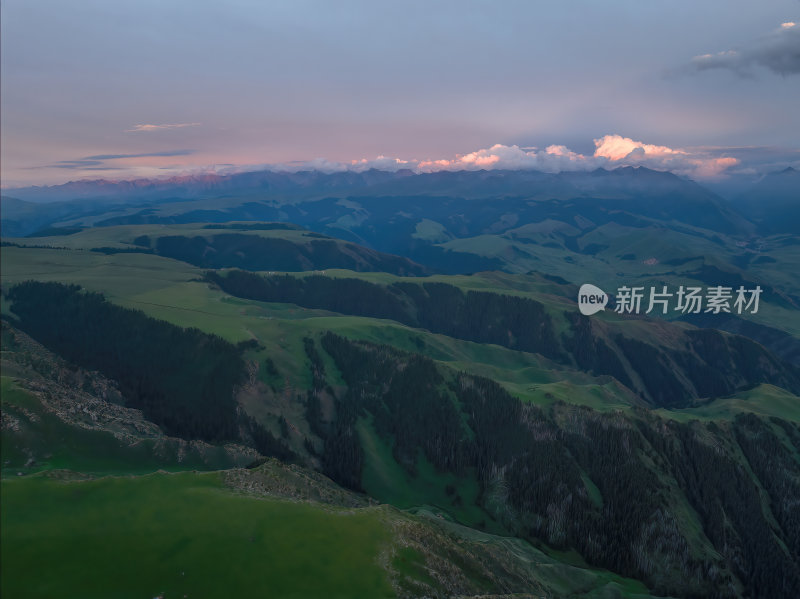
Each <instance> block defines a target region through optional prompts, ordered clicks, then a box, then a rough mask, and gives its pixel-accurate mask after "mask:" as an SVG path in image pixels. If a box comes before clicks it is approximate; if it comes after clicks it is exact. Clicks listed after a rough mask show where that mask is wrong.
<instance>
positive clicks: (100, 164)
mask: <svg viewBox="0 0 800 599" xmlns="http://www.w3.org/2000/svg"><path fill="white" fill-rule="evenodd" d="M194 153H195V151H194V150H165V151H163V152H143V153H141V154H97V155H95V156H84V157H83V158H78V159H76V160H59V161H58V162H56V163H54V164H48V165H46V166H37V167H31V168H63V169H72V170H113V169H116V168H118V167H116V166H107V165H106V164H105V161H106V160H124V159H127V158H161V157H169V156H189V155H191V154H194Z"/></svg>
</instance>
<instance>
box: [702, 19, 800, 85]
mask: <svg viewBox="0 0 800 599" xmlns="http://www.w3.org/2000/svg"><path fill="white" fill-rule="evenodd" d="M692 67H693V68H694V69H695V70H697V71H706V70H710V69H728V70H730V71H733V72H734V73H736V74H737V75H739V76H741V77H751V76H752V75H753V67H763V68H766V69H768V70H770V71H772V72H773V73H777V74H778V75H783V76H787V75H797V74H800V26H799V25H798V24H796V23H794V22H787V23H783V24H782V25H781V26H780V27H779V28H778V29H777V30H775V31H773V32H772V33H771V34H770V35H768V36H766V37H763V38H761V39H760V40H759V41H758V42H757V43H755V44H753V45H751V46H748V47H745V48H743V49H741V50H726V51H724V52H718V53H717V54H703V55H701V56H695V57H694V58H693V59H692Z"/></svg>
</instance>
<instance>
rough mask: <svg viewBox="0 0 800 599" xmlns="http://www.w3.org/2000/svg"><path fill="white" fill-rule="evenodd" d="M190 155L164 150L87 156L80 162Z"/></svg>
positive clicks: (188, 151) (191, 152)
mask: <svg viewBox="0 0 800 599" xmlns="http://www.w3.org/2000/svg"><path fill="white" fill-rule="evenodd" d="M190 154H194V150H166V151H164V152H146V153H143V154H98V155H97V156H87V157H86V158H82V159H81V160H117V159H119V158H151V157H154V156H189V155H190Z"/></svg>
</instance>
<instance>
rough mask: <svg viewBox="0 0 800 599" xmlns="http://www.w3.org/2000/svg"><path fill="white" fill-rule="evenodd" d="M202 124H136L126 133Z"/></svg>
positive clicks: (199, 124)
mask: <svg viewBox="0 0 800 599" xmlns="http://www.w3.org/2000/svg"><path fill="white" fill-rule="evenodd" d="M201 125H202V123H164V124H161V125H134V126H133V129H126V130H125V133H139V132H148V131H162V130H164V129H182V128H184V127H199V126H201Z"/></svg>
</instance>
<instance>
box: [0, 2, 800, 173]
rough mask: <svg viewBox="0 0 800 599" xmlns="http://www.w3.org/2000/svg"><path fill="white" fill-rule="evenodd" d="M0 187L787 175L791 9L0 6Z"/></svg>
mask: <svg viewBox="0 0 800 599" xmlns="http://www.w3.org/2000/svg"><path fill="white" fill-rule="evenodd" d="M0 27H1V28H2V31H1V32H0V33H1V34H2V38H1V41H0V44H2V47H1V48H0V50H1V54H0V61H1V63H2V64H0V119H1V120H2V122H1V123H0V125H1V126H2V129H1V130H0V145H1V147H0V150H1V151H2V154H1V155H0V156H1V162H0V166H1V168H2V171H1V172H0V175H1V177H2V180H1V181H0V184H1V185H2V186H3V187H4V188H13V187H18V186H26V185H42V184H56V183H62V182H65V181H69V180H80V179H87V178H88V179H99V178H104V179H128V178H135V177H159V176H168V175H174V174H185V173H191V172H198V171H199V172H205V171H213V172H234V171H238V170H248V169H254V168H262V167H266V168H274V169H290V170H291V169H299V168H308V167H309V166H311V167H315V168H319V169H322V170H341V169H356V170H358V169H365V168H371V167H378V168H385V169H397V168H411V169H415V170H418V171H422V172H425V171H431V170H440V169H451V170H452V169H478V168H537V169H540V170H547V171H558V170H575V169H591V168H597V167H598V166H600V167H605V168H613V167H615V166H621V165H631V164H632V165H644V166H648V167H651V168H658V169H666V170H672V171H673V172H676V173H679V174H681V175H685V176H688V177H691V178H694V179H697V180H719V179H725V178H726V177H736V176H737V175H740V176H741V175H750V176H756V175H758V174H759V173H764V172H769V171H771V170H778V169H781V168H785V167H786V166H794V167H796V168H800V110H798V108H797V105H798V98H800V0H770V1H769V2H753V1H752V0H689V1H686V0H647V1H642V0H630V1H628V0H618V1H617V0H607V1H605V2H598V1H597V0H561V1H557V0H549V1H539V0H521V1H512V0H492V1H489V0H485V1H469V0H462V1H459V2H450V1H447V0H442V1H431V0H428V1H424V2H422V1H416V0H405V1H404V2H388V1H381V0H365V1H349V0H339V1H337V2H329V1H327V0H318V1H306V0H287V1H280V0H272V1H268V2H265V1H246V0H228V1H226V2H206V1H204V0H191V1H188V0H159V1H155V2H154V1H150V0H136V1H135V2H134V1H128V0H114V1H113V2H109V1H107V0H3V1H2V2H0Z"/></svg>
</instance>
